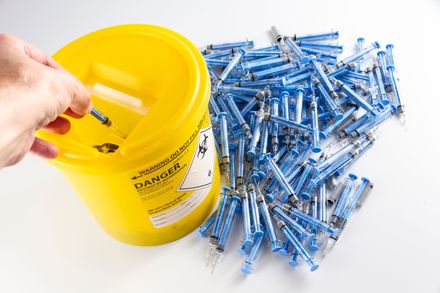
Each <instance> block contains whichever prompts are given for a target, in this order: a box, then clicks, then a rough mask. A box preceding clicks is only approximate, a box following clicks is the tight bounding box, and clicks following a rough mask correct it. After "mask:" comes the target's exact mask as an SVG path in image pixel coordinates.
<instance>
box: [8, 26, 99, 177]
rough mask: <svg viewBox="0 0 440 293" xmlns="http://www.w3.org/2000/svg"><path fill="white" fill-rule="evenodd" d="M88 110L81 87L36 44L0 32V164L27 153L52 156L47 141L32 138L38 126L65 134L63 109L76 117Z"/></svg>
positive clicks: (54, 151)
mask: <svg viewBox="0 0 440 293" xmlns="http://www.w3.org/2000/svg"><path fill="white" fill-rule="evenodd" d="M91 109H92V104H91V100H90V94H89V93H88V91H87V90H86V88H85V87H84V86H83V85H82V84H81V83H80V82H79V81H78V80H77V79H76V78H75V77H74V76H73V75H71V74H70V73H68V72H67V71H66V70H65V69H63V68H62V67H61V66H60V65H59V64H58V63H56V62H55V61H54V60H53V59H52V58H50V57H48V56H47V55H46V54H45V53H43V52H42V51H40V50H39V49H37V48H35V47H33V46H31V45H29V44H27V43H25V42H23V41H21V40H19V39H17V38H15V37H13V36H10V35H7V34H0V169H1V168H2V167H5V166H10V165H13V164H15V163H17V162H19V161H20V160H21V159H22V158H23V157H24V155H25V154H26V153H27V152H29V151H30V152H32V153H34V154H37V155H39V156H41V157H44V158H48V159H52V158H55V157H56V156H57V155H58V149H57V147H56V146H54V145H53V144H51V143H49V142H47V141H44V140H42V139H40V138H37V137H35V131H36V130H39V129H44V130H47V131H50V132H54V133H58V134H65V133H67V132H68V131H69V129H70V122H69V120H67V119H65V118H63V117H60V116H59V115H60V114H62V113H65V114H67V115H69V116H71V117H73V118H81V117H82V116H84V115H86V114H87V113H89V112H90V111H91Z"/></svg>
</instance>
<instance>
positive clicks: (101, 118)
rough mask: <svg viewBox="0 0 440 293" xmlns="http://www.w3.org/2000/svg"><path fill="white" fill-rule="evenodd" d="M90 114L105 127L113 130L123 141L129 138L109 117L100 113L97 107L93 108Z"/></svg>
mask: <svg viewBox="0 0 440 293" xmlns="http://www.w3.org/2000/svg"><path fill="white" fill-rule="evenodd" d="M90 114H92V116H93V117H95V118H96V119H98V120H99V121H100V122H101V123H102V124H103V125H105V126H107V127H110V128H111V129H113V130H114V131H115V132H116V133H117V134H118V136H120V137H121V138H123V139H126V138H127V135H125V134H124V133H123V132H122V131H121V130H120V129H119V128H118V127H117V126H116V125H115V124H114V123H113V122H112V121H111V120H110V119H109V118H108V117H107V116H105V115H104V114H103V113H102V112H101V111H99V110H98V109H96V108H95V107H93V108H92V111H91V112H90Z"/></svg>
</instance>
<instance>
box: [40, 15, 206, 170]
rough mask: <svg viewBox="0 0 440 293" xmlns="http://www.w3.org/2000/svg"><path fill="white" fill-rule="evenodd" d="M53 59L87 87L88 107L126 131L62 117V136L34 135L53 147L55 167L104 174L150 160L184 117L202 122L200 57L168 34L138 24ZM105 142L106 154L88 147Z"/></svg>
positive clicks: (103, 33) (90, 38) (86, 40)
mask: <svg viewBox="0 0 440 293" xmlns="http://www.w3.org/2000/svg"><path fill="white" fill-rule="evenodd" d="M54 58H55V60H57V61H58V62H59V63H60V64H61V65H62V66H63V67H65V68H66V69H67V70H68V71H70V72H71V73H72V74H73V75H75V76H76V77H77V78H78V79H79V80H80V81H81V82H83V83H84V84H85V85H86V86H87V87H88V88H89V89H90V90H91V93H92V101H93V105H94V106H95V107H96V108H97V109H99V110H100V111H101V112H103V113H104V114H106V115H107V116H108V117H109V118H110V119H111V120H112V121H113V123H114V124H115V125H117V127H118V128H120V129H121V131H122V132H124V133H126V134H128V136H127V138H126V139H125V140H124V139H121V138H120V137H118V136H117V135H116V133H115V132H114V131H112V130H111V129H109V128H108V127H106V126H104V125H102V124H100V122H99V121H97V120H96V119H95V118H94V117H92V116H91V115H87V116H85V117H84V118H82V119H72V118H70V117H67V116H66V118H67V119H69V120H70V122H71V124H72V127H71V130H70V131H69V133H67V134H66V135H63V136H61V135H57V134H53V133H47V132H44V131H39V132H38V136H39V137H41V138H43V139H46V140H48V141H51V142H52V143H54V144H55V145H56V146H58V147H59V149H60V155H59V156H58V157H57V158H56V159H55V160H53V161H51V162H53V163H54V164H55V165H58V166H60V167H62V168H63V167H64V168H66V167H72V168H83V167H86V168H89V167H93V168H92V169H93V171H96V169H105V170H110V169H112V168H113V167H115V168H118V166H120V165H121V164H124V165H126V164H127V163H128V162H130V161H136V159H138V158H139V157H141V156H143V157H145V156H146V155H151V156H154V155H155V152H158V151H160V148H161V146H163V145H164V144H165V143H166V141H167V140H168V139H169V138H170V135H171V134H173V133H175V132H176V131H177V130H178V129H179V128H181V127H182V125H185V120H186V119H187V118H188V117H189V116H190V115H200V117H201V115H202V114H203V113H204V112H205V111H206V109H207V103H208V99H209V92H210V83H209V76H208V72H207V69H206V66H205V63H204V60H203V57H202V55H201V54H200V52H199V51H198V49H197V48H196V47H195V46H194V45H193V44H192V43H191V42H190V41H189V40H187V39H186V38H185V37H183V36H182V35H180V34H178V33H176V32H173V31H171V30H169V29H165V28H162V27H159V26H154V25H145V24H134V25H121V26H115V27H110V28H106V29H102V30H99V31H96V32H93V33H90V34H87V35H85V36H83V37H81V38H79V39H77V40H75V41H73V42H71V43H70V44H68V45H67V46H65V47H64V48H62V49H61V50H59V51H58V52H57V53H55V55H54ZM115 101H116V102H115ZM105 143H112V144H116V145H118V146H119V148H118V149H117V150H116V152H114V153H107V154H105V153H102V152H100V151H98V150H97V148H94V146H99V145H102V144H105ZM106 162H107V163H106ZM108 162H111V164H108ZM101 171H102V170H101Z"/></svg>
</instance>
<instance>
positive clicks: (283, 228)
mask: <svg viewBox="0 0 440 293" xmlns="http://www.w3.org/2000/svg"><path fill="white" fill-rule="evenodd" d="M272 33H273V36H274V45H272V46H269V47H265V48H260V49H256V48H254V43H253V41H244V42H237V43H227V44H217V45H215V44H213V45H209V46H207V47H206V48H204V49H203V50H202V53H203V55H204V58H205V61H206V64H207V66H208V69H209V73H210V76H211V81H212V96H211V99H210V102H209V108H210V113H211V121H212V123H213V125H214V134H215V138H216V148H217V154H218V158H219V161H220V162H221V168H222V170H223V174H224V175H225V178H226V181H227V187H224V188H223V194H222V197H221V199H220V201H219V206H218V208H217V210H216V212H215V213H214V214H212V215H211V217H210V218H209V219H208V220H207V221H206V222H205V223H204V224H203V225H202V226H201V227H200V229H199V231H198V234H199V235H200V236H203V237H209V241H210V248H209V256H208V264H209V265H212V270H214V267H215V265H216V264H217V263H218V262H219V260H220V258H221V256H222V255H223V253H224V251H225V248H226V245H227V242H228V236H229V234H230V231H231V228H232V226H233V225H240V226H242V231H243V240H242V246H241V248H240V252H241V253H242V254H243V256H244V258H245V261H244V264H243V267H242V272H244V273H246V274H248V273H251V272H252V270H253V262H254V260H255V259H256V257H257V255H258V252H259V250H261V249H262V245H263V244H264V243H269V244H270V245H271V250H272V251H273V252H278V253H281V254H283V255H286V256H289V258H290V261H289V264H291V265H292V266H297V265H299V264H301V263H307V264H308V265H309V266H310V267H311V270H312V271H313V270H315V269H317V268H318V264H317V261H316V259H320V258H321V259H322V257H324V256H325V255H326V254H327V253H328V252H329V251H330V250H331V248H332V247H333V246H334V244H335V243H336V241H337V240H338V238H339V236H340V235H341V232H342V231H343V229H344V227H345V225H346V223H347V221H348V220H349V219H350V217H351V215H352V213H353V211H354V210H355V209H356V208H359V207H361V206H362V204H363V203H364V201H365V200H366V198H367V196H368V194H369V191H371V189H372V187H373V183H372V182H371V181H370V180H368V179H367V178H365V177H363V178H361V179H359V180H358V179H357V176H356V175H354V174H351V173H350V174H349V175H348V176H347V178H346V179H343V180H342V179H338V178H343V177H345V175H344V173H345V172H346V171H347V170H348V169H349V168H350V166H351V165H352V164H353V163H354V162H355V161H356V160H357V159H358V158H359V157H360V156H361V155H362V154H364V153H365V152H366V151H367V150H368V149H370V147H371V146H372V145H373V144H374V142H375V140H376V138H377V127H378V126H379V124H381V123H382V122H384V121H385V120H387V119H388V118H391V117H393V116H398V117H400V118H401V119H402V121H403V114H404V107H403V105H402V104H401V102H400V97H399V89H398V85H397V78H396V73H395V66H394V57H393V45H387V46H386V50H385V51H381V50H380V45H379V43H378V42H374V43H371V44H366V43H365V42H364V39H363V38H358V39H357V41H356V46H355V52H354V53H352V54H348V55H349V56H348V57H345V58H343V59H340V58H339V57H340V55H341V53H342V50H343V47H342V46H340V45H338V44H335V40H337V39H338V37H339V34H338V32H331V33H325V34H316V35H304V36H299V35H294V36H284V35H282V34H280V33H279V32H278V31H277V29H276V28H272ZM338 181H342V183H341V184H338ZM312 256H314V257H312Z"/></svg>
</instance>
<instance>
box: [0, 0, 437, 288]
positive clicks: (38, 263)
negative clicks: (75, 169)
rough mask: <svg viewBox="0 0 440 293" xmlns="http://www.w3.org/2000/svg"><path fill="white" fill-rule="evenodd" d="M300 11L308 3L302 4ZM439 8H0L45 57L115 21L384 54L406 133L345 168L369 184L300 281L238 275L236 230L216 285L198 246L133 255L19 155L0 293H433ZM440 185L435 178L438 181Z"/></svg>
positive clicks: (9, 192) (44, 167)
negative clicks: (370, 45) (386, 50)
mask: <svg viewBox="0 0 440 293" xmlns="http://www.w3.org/2000/svg"><path fill="white" fill-rule="evenodd" d="M306 2H307V3H306ZM439 19H440V2H439V1H425V0H421V1H375V0H373V1H362V2H356V3H355V1H275V0H274V1H229V0H228V1H215V2H214V1H207V0H205V1H177V0H176V1H119V2H118V1H115V0H101V1H90V0H89V1H86V0H75V1H55V0H53V1H50V0H40V1H29V0H28V1H25V0H1V1H0V30H2V31H4V32H9V33H11V34H15V35H17V36H19V37H21V38H23V39H25V40H27V41H28V42H30V43H33V44H35V45H36V46H38V47H40V48H42V49H43V50H45V51H47V52H49V53H53V52H55V51H56V50H57V49H58V48H60V47H62V46H63V45H65V44H66V43H67V42H69V41H71V40H73V39H75V38H77V37H79V36H81V35H83V34H85V33H88V32H90V31H93V30H96V29H99V28H103V27H106V26H110V25H116V24H123V23H153V24H158V25H163V26H166V27H169V28H171V29H174V30H176V31H178V32H180V33H182V34H183V35H185V36H187V37H188V38H189V39H191V40H192V41H193V42H194V43H196V44H197V45H198V46H201V45H203V44H207V43H211V42H223V41H234V40H241V39H245V38H250V39H254V40H255V41H256V42H257V45H261V46H263V45H266V44H268V43H269V40H268V37H267V33H266V32H267V31H268V29H269V28H270V26H271V25H272V24H276V25H277V26H278V27H279V28H280V30H282V31H283V32H286V33H292V34H293V33H299V34H302V33H314V32H324V31H328V30H330V29H332V28H334V29H338V30H339V31H340V34H341V43H342V44H346V48H347V49H349V48H350V46H351V45H352V44H353V43H354V41H355V39H356V38H357V37H359V36H363V37H365V38H367V40H369V41H374V40H378V41H379V42H380V43H381V44H383V45H385V44H386V43H388V42H392V43H394V44H395V52H396V59H397V66H398V70H399V76H400V80H401V85H402V96H403V101H404V102H405V104H406V107H407V120H408V122H407V128H408V131H407V132H406V131H405V130H404V129H403V128H402V127H401V126H400V125H399V123H398V122H397V121H395V120H393V121H389V122H388V123H386V125H385V126H384V127H383V128H382V129H383V131H382V135H381V137H380V139H379V140H378V141H377V144H376V146H375V147H374V148H373V149H372V150H371V151H369V152H368V153H367V154H366V155H365V156H364V157H363V158H362V159H361V160H359V162H358V164H357V165H356V168H355V171H356V173H357V174H358V175H361V176H367V177H369V178H371V180H373V181H374V182H375V184H376V185H375V189H374V192H373V193H372V195H371V197H370V199H369V200H368V201H367V203H366V205H365V206H364V208H363V209H362V210H361V211H360V212H358V213H356V214H355V215H354V217H353V218H352V221H351V222H350V223H349V225H348V226H347V228H346V231H345V232H344V235H343V236H342V237H341V239H340V241H339V243H338V245H337V246H336V247H335V249H334V251H333V252H332V253H331V254H330V255H329V256H328V258H327V259H326V260H325V261H324V262H323V263H322V264H321V267H320V268H319V269H318V270H317V271H316V272H314V273H310V272H309V271H308V270H307V269H306V268H305V267H300V268H295V269H292V268H291V267H289V265H288V264H287V261H288V259H287V258H285V257H281V256H279V255H275V254H271V253H269V252H268V251H266V252H265V253H264V254H263V255H261V257H260V258H259V259H258V260H257V262H256V263H255V267H256V271H255V273H254V274H253V275H251V276H248V277H245V276H243V275H242V274H241V273H240V271H239V269H240V266H241V264H242V260H243V259H242V258H241V257H240V256H239V255H238V253H237V252H236V250H237V248H238V244H239V238H240V235H239V231H235V232H234V234H235V235H232V236H233V237H232V238H233V239H234V240H233V241H232V242H231V244H232V245H230V246H229V250H228V252H227V253H226V257H225V258H224V261H223V262H222V263H221V264H220V265H219V266H218V267H217V270H216V272H215V274H214V275H211V274H210V271H209V270H208V269H207V268H206V267H205V254H206V249H207V241H206V239H205V240H200V239H198V237H197V236H196V235H195V233H192V234H190V235H188V236H187V237H185V238H183V239H181V240H178V241H176V242H174V243H170V244H167V245H162V246H157V247H136V246H130V245H126V244H123V243H120V242H117V241H116V240H113V239H112V238H110V237H109V236H108V235H106V234H105V233H104V232H103V231H102V230H101V228H100V227H99V226H98V225H97V223H96V222H95V220H94V219H93V217H92V216H91V214H89V212H88V211H87V210H86V208H85V207H84V206H83V204H82V203H81V202H80V200H79V198H78V197H77V196H76V195H75V194H74V192H73V191H72V189H71V187H70V186H69V185H68V184H67V183H66V181H65V180H64V178H63V177H62V176H61V174H60V173H59V172H58V170H56V169H55V168H53V167H51V166H50V165H49V164H47V163H46V162H44V161H43V160H41V159H38V158H35V157H32V156H27V157H26V158H25V160H24V161H23V162H21V163H20V164H19V165H17V166H15V167H12V168H6V169H3V170H1V172H0V231H1V232H0V292H5V293H6V292H7V293H13V292H45V293H48V292H57V293H58V292H106V293H112V292H132V293H134V292H251V291H253V292H323V290H330V291H329V292H339V293H342V292H426V293H428V292H440V270H439V267H438V265H439V262H440V250H439V249H438V246H439V243H440V232H439V228H438V225H439V224H440V208H439V205H440V191H439V184H438V183H439V182H440V180H439V172H438V170H437V168H438V167H439V166H440V159H439V155H438V154H439V150H440V146H439V141H440V135H439V132H438V127H439V126H438V125H439V124H438V121H439V115H438V111H439V110H440V102H439V100H440V95H439V91H438V86H439V85H440V76H439V75H438V72H439V70H440V66H439V65H440V64H439V61H438V59H439V58H438V54H439V51H438V50H439V47H440V43H439V38H438V37H439V34H440V30H439V28H440V21H439ZM437 180H439V181H437Z"/></svg>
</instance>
